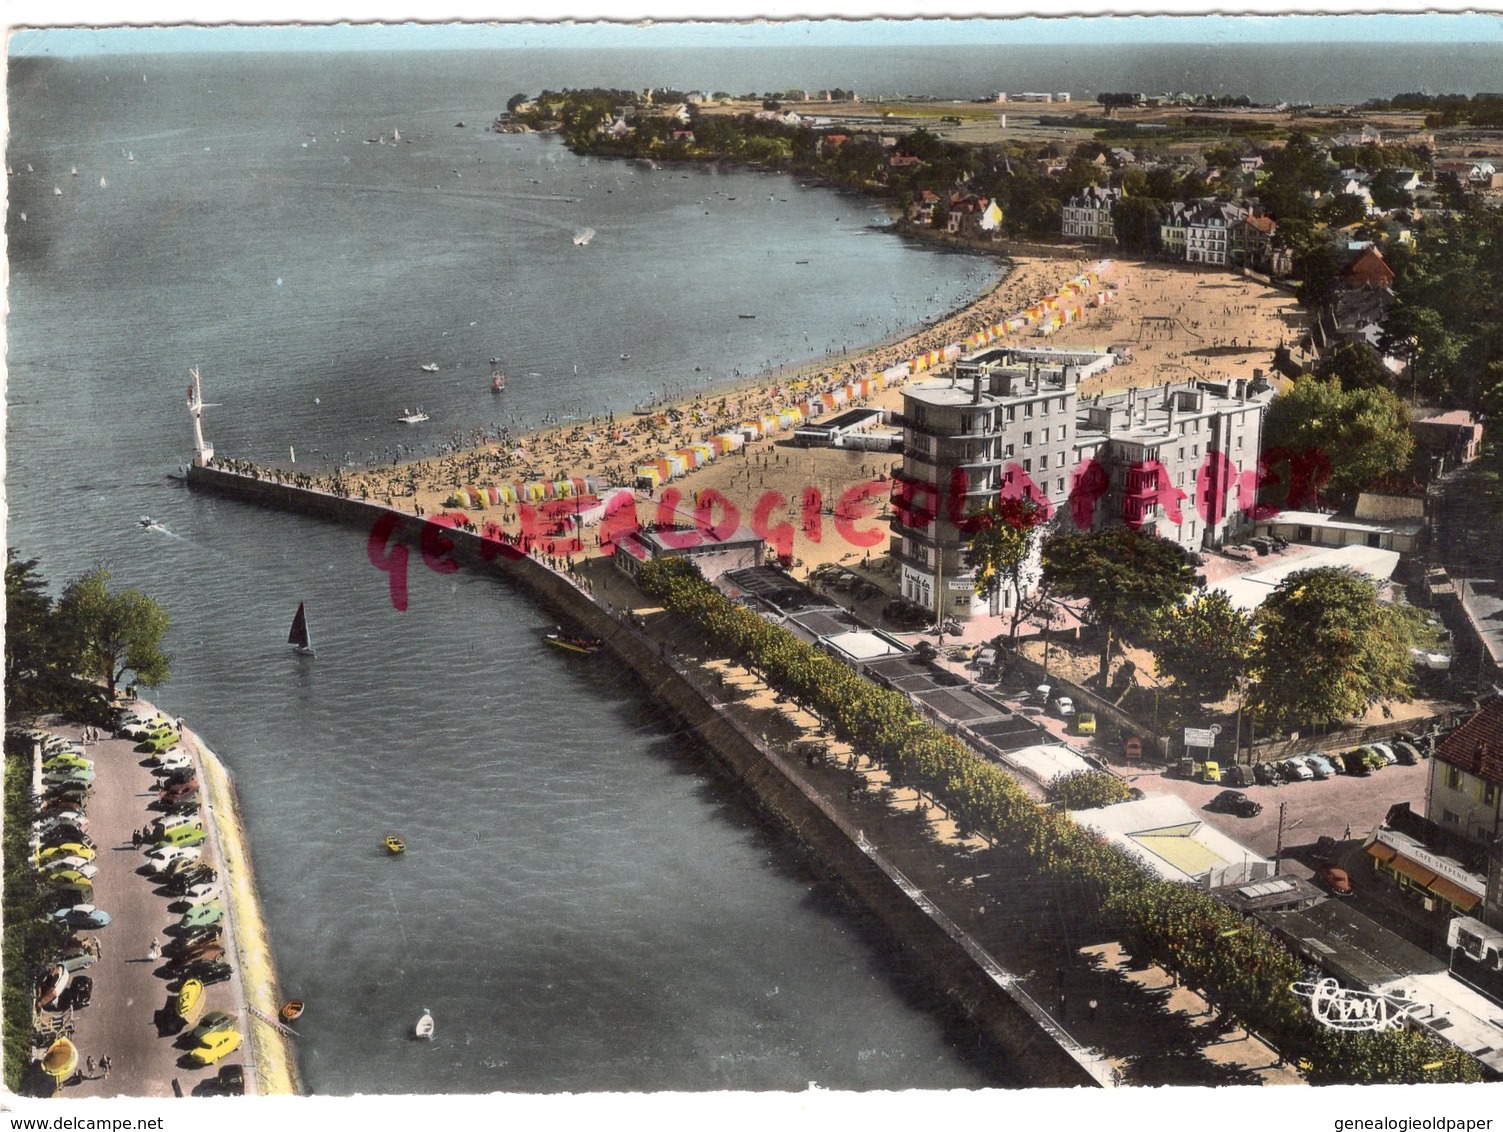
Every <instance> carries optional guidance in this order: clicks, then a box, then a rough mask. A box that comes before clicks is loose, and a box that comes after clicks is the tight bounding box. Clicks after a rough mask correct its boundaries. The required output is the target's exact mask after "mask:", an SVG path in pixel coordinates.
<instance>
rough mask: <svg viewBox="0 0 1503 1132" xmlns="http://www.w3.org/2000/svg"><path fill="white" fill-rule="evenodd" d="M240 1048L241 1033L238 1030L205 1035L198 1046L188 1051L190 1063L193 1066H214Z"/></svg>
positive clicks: (216, 1031)
mask: <svg viewBox="0 0 1503 1132" xmlns="http://www.w3.org/2000/svg"><path fill="white" fill-rule="evenodd" d="M239 1048H240V1032H239V1031H238V1030H215V1031H213V1032H212V1033H208V1034H205V1035H204V1036H203V1037H202V1038H200V1039H199V1040H198V1044H197V1045H196V1046H194V1047H193V1048H192V1049H190V1050H189V1051H188V1061H189V1063H190V1064H192V1065H213V1064H214V1063H215V1062H216V1061H219V1060H221V1059H223V1058H226V1057H228V1056H229V1055H230V1054H232V1053H234V1052H235V1051H236V1050H237V1049H239Z"/></svg>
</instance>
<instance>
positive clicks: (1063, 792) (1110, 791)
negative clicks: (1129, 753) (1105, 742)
mask: <svg viewBox="0 0 1503 1132" xmlns="http://www.w3.org/2000/svg"><path fill="white" fill-rule="evenodd" d="M1044 797H1045V798H1047V799H1048V800H1049V801H1051V802H1053V803H1054V804H1055V805H1057V806H1060V807H1061V808H1063V809H1066V810H1095V809H1099V808H1101V807H1102V806H1114V805H1116V804H1117V803H1118V802H1126V801H1127V800H1128V799H1129V798H1131V797H1132V787H1130V786H1128V785H1127V783H1125V782H1123V781H1122V780H1121V779H1120V778H1118V777H1117V776H1116V775H1115V774H1107V773H1106V772H1105V771H1101V770H1077V771H1074V772H1072V773H1070V774H1061V775H1059V776H1058V777H1057V778H1053V779H1051V780H1050V782H1049V785H1048V786H1046V787H1044Z"/></svg>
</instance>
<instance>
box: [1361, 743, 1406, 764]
mask: <svg viewBox="0 0 1503 1132" xmlns="http://www.w3.org/2000/svg"><path fill="white" fill-rule="evenodd" d="M1368 746H1369V747H1371V748H1372V750H1373V752H1374V753H1375V754H1376V755H1377V756H1378V757H1379V758H1380V759H1382V760H1383V762H1384V763H1386V764H1387V765H1388V766H1394V765H1396V764H1397V763H1398V761H1399V756H1398V755H1396V754H1394V751H1393V748H1392V747H1390V746H1389V745H1388V744H1387V743H1370V744H1368Z"/></svg>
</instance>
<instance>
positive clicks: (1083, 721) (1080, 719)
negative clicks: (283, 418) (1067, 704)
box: [1075, 711, 1096, 735]
mask: <svg viewBox="0 0 1503 1132" xmlns="http://www.w3.org/2000/svg"><path fill="white" fill-rule="evenodd" d="M1075 734H1077V735H1094V734H1096V713H1095V712H1093V711H1080V712H1076V713H1075Z"/></svg>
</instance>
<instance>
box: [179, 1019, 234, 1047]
mask: <svg viewBox="0 0 1503 1132" xmlns="http://www.w3.org/2000/svg"><path fill="white" fill-rule="evenodd" d="M234 1028H235V1019H234V1017H233V1016H232V1015H229V1014H226V1013H225V1012H224V1011H223V1010H211V1011H209V1013H207V1014H205V1015H204V1016H203V1017H202V1018H200V1019H199V1020H198V1025H197V1026H194V1027H193V1029H191V1030H189V1031H188V1044H190V1045H198V1044H199V1043H200V1042H202V1041H203V1040H204V1039H205V1038H207V1037H208V1036H209V1035H211V1034H217V1033H219V1032H220V1031H221V1030H233V1029H234Z"/></svg>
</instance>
